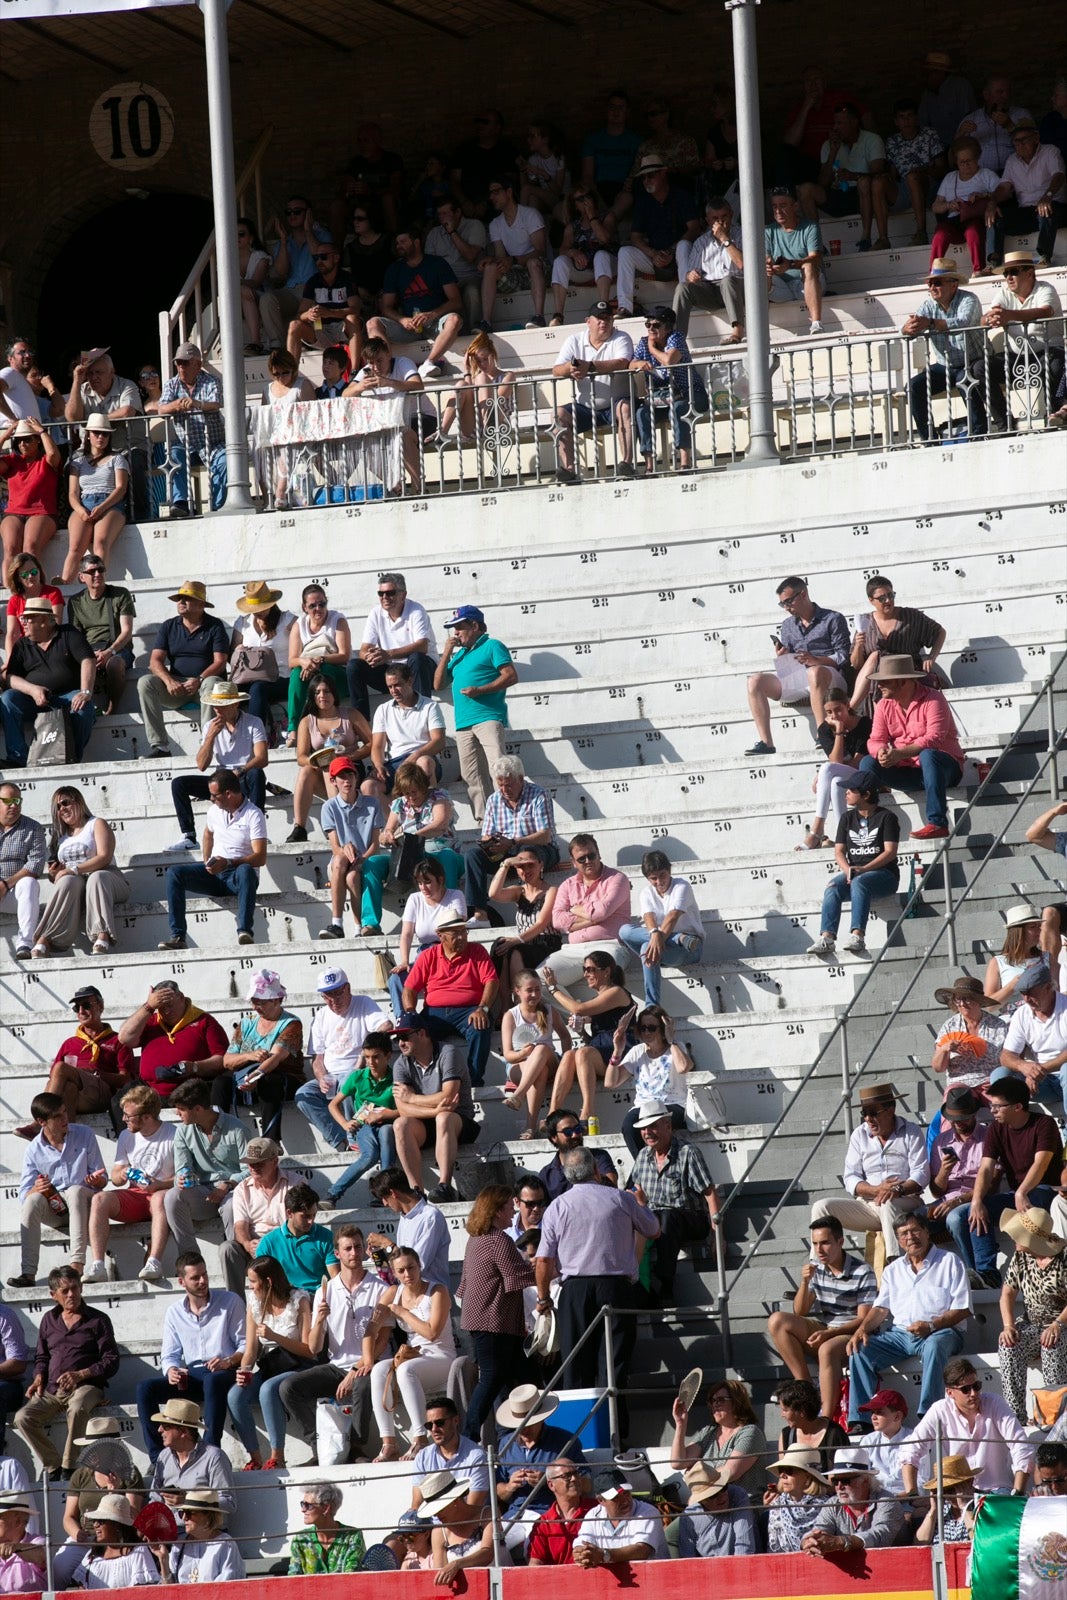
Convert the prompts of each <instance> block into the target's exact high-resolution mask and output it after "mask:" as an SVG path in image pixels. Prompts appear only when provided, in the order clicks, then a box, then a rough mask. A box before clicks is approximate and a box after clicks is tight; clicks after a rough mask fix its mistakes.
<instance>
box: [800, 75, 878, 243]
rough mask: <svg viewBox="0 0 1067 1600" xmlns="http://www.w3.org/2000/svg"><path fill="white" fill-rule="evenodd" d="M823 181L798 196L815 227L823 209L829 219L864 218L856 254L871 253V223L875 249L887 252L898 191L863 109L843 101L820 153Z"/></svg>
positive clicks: (804, 185)
mask: <svg viewBox="0 0 1067 1600" xmlns="http://www.w3.org/2000/svg"><path fill="white" fill-rule="evenodd" d="M819 162H820V166H819V176H818V179H817V180H816V181H815V182H814V183H802V184H801V185H800V188H799V190H798V191H797V197H798V199H799V201H800V208H801V210H802V211H803V212H804V215H805V216H806V217H807V218H808V220H809V222H817V221H818V219H819V210H820V209H821V210H822V211H824V212H825V213H826V215H827V216H830V217H854V216H855V215H856V214H857V213H858V214H859V218H860V227H861V230H862V232H861V236H860V239H859V242H858V243H857V245H856V248H857V250H870V249H871V248H872V245H871V223H872V220H873V222H874V223H875V225H876V227H877V229H878V236H877V238H876V239H875V241H874V245H873V248H874V249H875V250H888V249H889V207H890V204H891V203H892V200H893V199H894V198H895V195H896V189H895V186H892V187H891V179H890V176H889V173H888V170H887V167H886V158H885V145H884V143H883V142H882V140H881V138H880V137H879V135H878V134H877V133H872V132H871V131H870V130H869V129H867V128H864V126H863V123H862V112H861V110H860V107H859V106H857V105H855V104H853V103H852V102H851V101H845V102H843V103H842V104H841V105H839V106H835V108H834V120H833V128H832V131H831V133H830V137H829V138H828V139H827V140H826V141H825V143H824V144H823V146H822V149H821V150H820V152H819Z"/></svg>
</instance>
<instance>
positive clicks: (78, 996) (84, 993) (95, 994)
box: [70, 983, 104, 1006]
mask: <svg viewBox="0 0 1067 1600" xmlns="http://www.w3.org/2000/svg"><path fill="white" fill-rule="evenodd" d="M79 1000H99V1002H100V1004H101V1005H103V1003H104V997H103V995H102V994H101V993H100V990H99V989H98V988H96V986H95V985H94V984H91V983H85V984H83V985H82V987H81V988H80V989H75V991H74V993H73V994H72V995H71V997H70V1003H71V1005H72V1006H73V1005H76V1004H77V1002H78V1001H79Z"/></svg>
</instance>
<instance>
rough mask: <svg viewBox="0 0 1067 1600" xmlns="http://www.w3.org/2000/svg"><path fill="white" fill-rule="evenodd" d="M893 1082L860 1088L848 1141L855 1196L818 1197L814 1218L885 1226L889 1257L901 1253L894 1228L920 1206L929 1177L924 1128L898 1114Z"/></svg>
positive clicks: (866, 1229) (852, 1227) (849, 1183)
mask: <svg viewBox="0 0 1067 1600" xmlns="http://www.w3.org/2000/svg"><path fill="white" fill-rule="evenodd" d="M896 1107H897V1101H896V1091H895V1090H894V1088H893V1085H892V1084H891V1083H875V1084H871V1085H870V1086H869V1087H868V1088H864V1089H861V1090H860V1106H859V1109H860V1125H859V1127H858V1128H857V1129H856V1130H855V1131H854V1132H853V1134H852V1137H851V1138H850V1139H849V1141H848V1154H847V1155H846V1157H845V1172H844V1182H845V1188H846V1190H847V1191H848V1194H849V1195H851V1196H852V1198H851V1199H848V1198H845V1197H842V1198H840V1199H837V1198H835V1199H830V1200H816V1202H815V1204H814V1205H813V1206H812V1208H811V1220H812V1222H815V1221H817V1219H818V1218H819V1217H836V1218H837V1220H838V1222H840V1224H841V1226H842V1227H843V1228H847V1229H848V1230H849V1231H850V1232H857V1233H859V1232H863V1233H873V1232H875V1231H877V1230H878V1229H881V1232H882V1237H883V1239H884V1240H885V1255H886V1260H887V1261H891V1260H892V1259H893V1257H894V1256H896V1255H899V1254H900V1248H899V1245H898V1243H897V1237H896V1227H897V1224H898V1223H899V1221H900V1219H901V1217H904V1216H906V1215H907V1214H908V1213H909V1212H912V1211H914V1210H916V1208H917V1207H918V1206H920V1205H922V1194H923V1190H924V1189H925V1188H926V1185H927V1184H928V1183H929V1181H930V1164H929V1161H928V1159H927V1155H926V1139H925V1137H924V1135H923V1130H922V1129H921V1128H920V1127H919V1126H918V1124H917V1123H914V1122H906V1121H905V1119H904V1118H903V1117H898V1116H897V1110H896Z"/></svg>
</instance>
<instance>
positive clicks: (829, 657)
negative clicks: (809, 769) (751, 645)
mask: <svg viewBox="0 0 1067 1600" xmlns="http://www.w3.org/2000/svg"><path fill="white" fill-rule="evenodd" d="M774 592H775V594H776V595H777V596H778V604H779V606H780V608H781V609H782V610H783V611H784V612H785V613H786V617H785V620H784V621H783V623H782V625H781V633H782V636H781V641H780V642H775V640H774V635H773V634H772V636H771V638H772V643H774V644H775V651H774V654H775V664H774V671H773V672H754V673H752V675H751V677H750V678H749V680H748V705H749V710H750V711H751V712H752V720H753V722H754V723H755V725H756V733H757V735H758V737H757V739H756V742H755V744H754V745H751V746H750V747H749V749H747V750H746V751H745V754H746V756H773V755H774V753H775V748H774V744H773V743H772V741H771V708H770V702H771V701H772V700H780V701H781V702H782V704H783V705H795V704H797V703H798V702H800V701H803V700H808V701H810V704H811V710H812V715H813V716H814V718H815V726H816V727H817V728H818V727H821V726H822V724H823V723H824V722H825V720H826V692H827V690H829V689H843V688H844V687H845V680H844V678H843V677H842V675H841V669H842V668H843V667H844V664H845V662H846V661H847V660H848V654H849V632H848V623H847V622H846V621H845V619H844V617H843V616H842V615H841V613H840V611H828V610H827V609H826V608H825V607H824V606H819V605H816V604H815V601H814V600H813V599H812V598H811V595H810V594H809V593H808V583H807V579H806V578H798V577H790V578H783V579H782V581H781V583H780V584H779V585H778V587H777V589H776V590H775V591H774Z"/></svg>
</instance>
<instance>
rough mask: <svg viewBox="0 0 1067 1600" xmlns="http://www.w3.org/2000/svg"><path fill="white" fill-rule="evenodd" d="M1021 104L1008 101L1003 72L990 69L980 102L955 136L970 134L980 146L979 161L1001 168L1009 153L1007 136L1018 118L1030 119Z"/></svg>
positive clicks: (1008, 89) (995, 169)
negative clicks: (992, 72)
mask: <svg viewBox="0 0 1067 1600" xmlns="http://www.w3.org/2000/svg"><path fill="white" fill-rule="evenodd" d="M1031 120H1032V119H1031V117H1030V113H1029V111H1027V109H1026V107H1025V106H1013V105H1012V103H1011V82H1010V80H1009V79H1008V78H1006V77H1005V76H1004V74H1003V73H994V74H993V75H992V77H989V78H987V79H986V81H985V83H984V84H983V85H982V104H981V105H980V106H979V107H978V109H977V111H972V112H971V114H970V116H968V117H964V119H963V121H962V122H961V123H960V125H959V127H958V128H957V129H956V138H957V139H961V138H962V137H963V136H964V135H965V134H973V135H974V137H975V138H976V139H977V140H978V143H979V144H980V145H981V147H982V154H981V158H980V161H981V165H982V166H983V167H988V168H989V170H990V172H1003V171H1004V167H1005V164H1006V162H1007V159H1008V157H1009V156H1010V155H1011V136H1012V132H1013V130H1014V129H1015V127H1016V125H1017V124H1018V123H1020V122H1029V121H1031Z"/></svg>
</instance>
